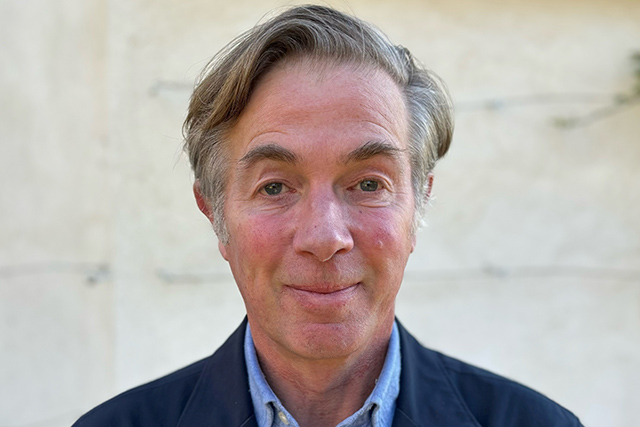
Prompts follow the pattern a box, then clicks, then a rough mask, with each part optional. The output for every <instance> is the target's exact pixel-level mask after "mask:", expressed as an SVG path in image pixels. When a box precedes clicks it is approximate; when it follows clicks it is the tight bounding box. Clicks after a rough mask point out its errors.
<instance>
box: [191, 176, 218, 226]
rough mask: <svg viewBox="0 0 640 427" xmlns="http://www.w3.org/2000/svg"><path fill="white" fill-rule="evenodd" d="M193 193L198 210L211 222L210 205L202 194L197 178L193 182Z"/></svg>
mask: <svg viewBox="0 0 640 427" xmlns="http://www.w3.org/2000/svg"><path fill="white" fill-rule="evenodd" d="M193 195H194V196H195V197H196V203H197V204H198V209H200V212H202V213H203V214H204V216H206V217H207V219H208V220H209V221H210V222H211V224H213V212H212V211H211V205H209V203H208V202H207V199H206V198H205V197H204V196H203V195H202V191H201V190H200V180H199V179H196V182H194V183H193Z"/></svg>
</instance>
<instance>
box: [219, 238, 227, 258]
mask: <svg viewBox="0 0 640 427" xmlns="http://www.w3.org/2000/svg"><path fill="white" fill-rule="evenodd" d="M218 250H219V251H220V255H222V258H224V259H225V260H226V261H227V262H228V261H229V257H228V256H227V247H226V246H225V245H223V244H222V242H221V241H220V239H218Z"/></svg>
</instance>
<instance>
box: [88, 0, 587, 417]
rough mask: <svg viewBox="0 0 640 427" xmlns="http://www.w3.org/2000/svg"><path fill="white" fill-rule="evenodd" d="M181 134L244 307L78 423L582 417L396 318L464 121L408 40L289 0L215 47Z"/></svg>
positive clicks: (200, 200) (199, 193)
mask: <svg viewBox="0 0 640 427" xmlns="http://www.w3.org/2000/svg"><path fill="white" fill-rule="evenodd" d="M185 135H186V150H187V151H188V153H189V157H190V160H191V163H192V166H193V169H194V172H195V177H196V182H195V184H194V193H195V197H196V200H197V203H198V206H199V208H200V210H201V211H202V212H203V213H204V214H205V215H206V216H207V218H209V220H210V221H211V223H212V225H213V227H214V230H215V232H216V234H217V236H218V239H219V249H220V252H221V253H222V256H223V257H224V258H225V259H226V260H227V261H228V262H229V265H230V267H231V270H232V272H233V275H234V278H235V280H236V282H237V285H238V287H239V289H240V292H241V294H242V297H243V299H244V302H245V306H246V310H247V320H245V321H244V322H243V324H242V325H241V326H240V328H239V329H238V330H237V331H236V332H235V333H234V334H233V335H232V336H231V337H230V338H229V340H228V341H227V342H226V343H225V344H224V345H223V346H222V347H221V348H220V349H219V350H218V351H217V352H216V353H215V354H214V355H213V356H211V357H209V358H207V359H205V360H203V361H200V362H197V363H196V364H194V365H191V366H189V367H187V368H184V369H182V370H180V371H177V372H175V373H173V374H171V375H169V376H167V377H164V378H162V379H159V380H156V381H154V382H151V383H149V384H147V385H144V386H141V387H138V388H136V389H133V390H130V391H128V392H126V393H124V394H122V395H120V396H117V397H116V398H114V399H112V400H111V401H109V402H107V403H105V404H103V405H101V406H100V407H98V408H96V409H94V410H93V411H91V412H89V413H88V414H87V415H85V416H84V417H82V418H81V419H80V420H79V421H78V422H77V423H76V425H77V426H181V427H186V426H225V427H230V426H238V427H239V426H260V427H263V426H269V427H271V426H296V425H299V426H302V427H304V426H336V425H339V426H373V427H383V426H578V425H580V423H579V421H578V420H577V418H576V417H575V416H573V415H572V414H571V413H570V412H568V411H567V410H565V409H563V408H562V407H560V406H558V405H556V404H555V403H553V402H551V401H550V400H548V399H547V398H545V397H544V396H542V395H540V394H538V393H536V392H534V391H532V390H530V389H527V388H526V387H524V386H521V385H519V384H516V383H514V382H512V381H509V380H507V379H504V378H501V377H498V376H496V375H493V374H491V373H488V372H486V371H483V370H480V369H478V368H475V367H472V366H469V365H466V364H464V363H462V362H460V361H456V360H454V359H451V358H449V357H446V356H444V355H441V354H439V353H436V352H433V351H431V350H427V349H425V348H423V347H422V346H420V344H418V343H417V342H416V341H415V340H414V339H413V338H412V337H411V335H409V333H408V332H407V331H406V330H404V329H403V328H402V326H401V325H400V324H399V323H397V322H396V321H395V317H394V303H395V298H396V294H397V292H398V289H399V287H400V283H401V281H402V276H403V273H404V269H405V265H406V263H407V259H408V257H409V254H410V253H411V252H412V251H413V248H414V245H415V233H416V228H417V224H418V221H419V218H420V215H421V212H422V210H423V207H424V205H425V203H426V201H427V200H428V199H429V194H430V190H431V185H432V180H433V175H432V172H431V171H432V169H433V167H434V165H435V162H436V161H437V160H438V158H440V157H441V156H443V155H444V154H445V153H446V151H447V149H448V147H449V144H450V141H451V135H452V119H451V108H450V103H449V99H448V97H447V95H446V93H445V91H444V90H443V88H442V86H441V85H440V84H439V83H438V81H437V80H436V78H435V77H434V76H433V75H432V74H430V73H429V72H427V71H426V70H424V69H422V68H421V67H419V66H418V65H417V64H416V63H415V62H414V60H413V58H412V56H411V54H410V53H409V52H408V51H407V50H406V49H404V48H401V47H397V46H394V45H392V44H391V43H390V42H389V41H388V40H387V39H386V37H385V36H384V35H382V34H381V33H380V32H378V31H377V30H376V29H374V28H373V27H371V26H370V25H368V24H366V23H363V22H361V21H359V20H357V19H355V18H353V17H349V16H347V15H344V14H342V13H339V12H337V11H335V10H332V9H330V8H326V7H320V6H306V7H297V8H293V9H290V10H289V11H286V12H284V13H283V14H281V15H279V16H276V17H275V18H273V19H271V20H270V21H268V22H266V23H264V24H262V25H259V26H257V27H255V28H254V29H252V30H251V31H249V32H248V33H246V34H245V35H243V36H242V37H241V38H239V39H238V40H236V41H235V42H233V43H232V44H231V45H230V46H229V47H228V48H227V49H225V50H224V51H223V52H222V53H221V54H219V55H218V56H217V57H216V58H214V60H213V62H212V63H211V64H210V66H209V67H208V71H207V72H206V73H205V74H204V77H203V79H202V80H201V81H200V83H199V84H198V86H197V87H196V89H195V91H194V94H193V96H192V99H191V103H190V106H189V114H188V116H187V119H186V122H185Z"/></svg>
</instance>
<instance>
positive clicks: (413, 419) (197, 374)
mask: <svg viewBox="0 0 640 427" xmlns="http://www.w3.org/2000/svg"><path fill="white" fill-rule="evenodd" d="M246 322H247V321H246V319H245V320H244V321H243V322H242V324H241V325H240V327H239V328H238V329H237V330H236V331H235V332H234V333H233V334H232V335H231V337H229V339H228V340H227V341H226V342H225V343H224V344H223V345H222V347H220V348H219V349H218V350H217V351H216V352H215V353H214V354H213V355H212V356H210V357H208V358H206V359H204V360H201V361H199V362H196V363H194V364H193V365H190V366H188V367H186V368H184V369H181V370H179V371H177V372H174V373H172V374H170V375H167V376H166V377H163V378H160V379H158V380H155V381H152V382H150V383H148V384H145V385H142V386H140V387H137V388H134V389H132V390H129V391H127V392H124V393H122V394H120V395H119V396H116V397H114V398H113V399H111V400H109V401H107V402H105V403H103V404H102V405H100V406H98V407H96V408H95V409H93V410H92V411H90V412H88V413H87V414H85V415H84V416H82V417H81V418H80V419H79V420H78V421H77V422H76V423H75V424H74V426H73V427H257V424H256V418H255V415H254V414H253V404H252V402H251V395H250V394H249V382H248V379H247V370H246V367H245V361H244V335H245V329H246ZM398 326H399V330H400V351H401V354H402V356H401V357H402V370H401V374H400V394H399V395H398V399H397V401H396V412H395V415H394V419H393V427H416V426H425V427H479V426H483V427H507V426H509V427H552V426H553V427H561V426H562V427H564V426H567V427H568V426H581V424H580V422H579V421H578V419H577V418H576V417H575V416H574V415H573V414H572V413H571V412H569V411H567V410H566V409H564V408H563V407H561V406H559V405H558V404H556V403H554V402H553V401H551V400H549V399H548V398H546V397H545V396H543V395H541V394H539V393H537V392H535V391H533V390H531V389H529V388H527V387H525V386H523V385H520V384H518V383H516V382H513V381H511V380H508V379H506V378H503V377H500V376H498V375H495V374H492V373H490V372H487V371H484V370H482V369H479V368H476V367H474V366H471V365H468V364H466V363H463V362H461V361H458V360H455V359H452V358H450V357H447V356H445V355H442V354H440V353H437V352H435V351H432V350H429V349H426V348H424V347H422V346H421V345H420V344H419V343H418V342H417V341H416V340H415V339H414V338H413V337H412V336H411V335H410V334H409V333H408V332H407V331H406V330H405V329H404V328H403V327H402V326H401V325H400V324H398Z"/></svg>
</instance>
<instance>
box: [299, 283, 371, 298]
mask: <svg viewBox="0 0 640 427" xmlns="http://www.w3.org/2000/svg"><path fill="white" fill-rule="evenodd" d="M361 284H362V283H360V282H358V283H355V284H353V285H350V286H342V287H336V286H297V285H287V287H288V288H290V289H292V290H294V291H298V292H305V293H310V294H317V295H334V294H340V293H344V292H348V291H351V290H353V289H355V288H356V287H357V286H359V285H361Z"/></svg>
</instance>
